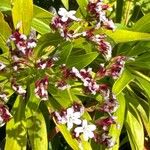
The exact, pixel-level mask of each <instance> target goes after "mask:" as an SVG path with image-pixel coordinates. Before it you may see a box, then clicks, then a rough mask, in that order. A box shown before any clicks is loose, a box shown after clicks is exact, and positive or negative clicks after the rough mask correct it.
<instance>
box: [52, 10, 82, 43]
mask: <svg viewBox="0 0 150 150" xmlns="http://www.w3.org/2000/svg"><path fill="white" fill-rule="evenodd" d="M75 13H76V11H74V10H71V11H67V10H66V9H65V8H60V9H59V11H58V15H57V16H55V17H53V19H52V23H51V27H52V28H53V29H54V30H58V31H59V33H60V35H61V36H62V37H64V38H65V39H66V40H70V39H73V38H77V37H78V36H80V34H79V33H74V31H73V30H70V31H69V29H68V26H69V25H70V23H71V22H73V21H77V22H78V21H80V19H78V18H77V17H76V16H75Z"/></svg>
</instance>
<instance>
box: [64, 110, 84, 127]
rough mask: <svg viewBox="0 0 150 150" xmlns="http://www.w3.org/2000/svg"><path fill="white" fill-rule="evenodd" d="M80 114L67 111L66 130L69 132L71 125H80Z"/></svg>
mask: <svg viewBox="0 0 150 150" xmlns="http://www.w3.org/2000/svg"><path fill="white" fill-rule="evenodd" d="M81 115H82V114H81V113H80V112H75V111H74V109H73V108H68V109H67V114H66V120H67V129H68V130H70V129H71V128H72V127H73V124H76V125H80V124H81V120H80V117H81Z"/></svg>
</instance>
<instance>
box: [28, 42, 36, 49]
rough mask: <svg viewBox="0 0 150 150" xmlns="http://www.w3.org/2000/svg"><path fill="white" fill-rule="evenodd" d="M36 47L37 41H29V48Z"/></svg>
mask: <svg viewBox="0 0 150 150" xmlns="http://www.w3.org/2000/svg"><path fill="white" fill-rule="evenodd" d="M35 47H36V42H34V41H33V42H28V44H27V48H35Z"/></svg>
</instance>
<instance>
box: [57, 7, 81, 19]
mask: <svg viewBox="0 0 150 150" xmlns="http://www.w3.org/2000/svg"><path fill="white" fill-rule="evenodd" d="M75 13H76V11H74V10H71V11H67V10H66V9H65V8H59V10H58V14H59V15H60V16H61V20H62V21H63V22H66V21H68V19H71V20H74V21H79V19H78V18H76V17H75Z"/></svg>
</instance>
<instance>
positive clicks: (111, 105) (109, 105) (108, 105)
mask: <svg viewBox="0 0 150 150" xmlns="http://www.w3.org/2000/svg"><path fill="white" fill-rule="evenodd" d="M118 107H119V103H118V101H117V100H115V99H113V98H110V99H108V100H106V101H105V102H104V103H103V104H102V105H101V106H100V111H102V112H107V113H114V112H116V110H117V109H118Z"/></svg>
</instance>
